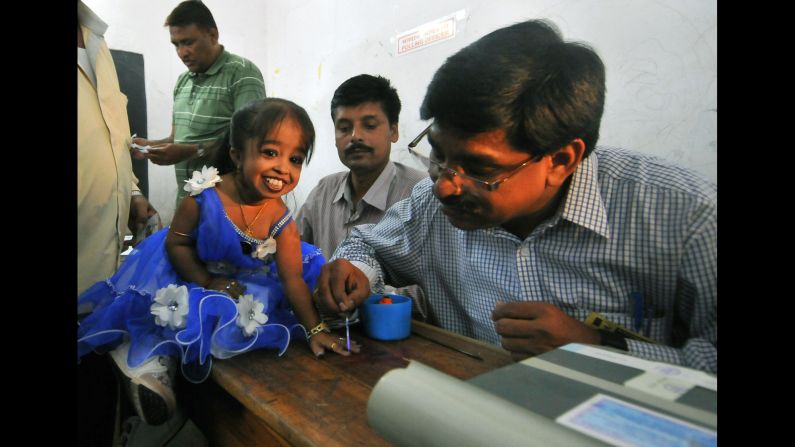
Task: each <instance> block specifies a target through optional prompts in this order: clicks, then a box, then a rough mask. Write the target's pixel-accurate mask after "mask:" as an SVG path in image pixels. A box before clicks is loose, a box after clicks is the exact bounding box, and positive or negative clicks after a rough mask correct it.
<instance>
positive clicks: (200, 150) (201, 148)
mask: <svg viewBox="0 0 795 447" xmlns="http://www.w3.org/2000/svg"><path fill="white" fill-rule="evenodd" d="M204 153H205V151H204V143H199V144H197V145H196V156H197V157H204Z"/></svg>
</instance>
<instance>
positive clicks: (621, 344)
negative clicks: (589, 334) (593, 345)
mask: <svg viewBox="0 0 795 447" xmlns="http://www.w3.org/2000/svg"><path fill="white" fill-rule="evenodd" d="M599 344H600V345H602V346H610V347H611V348H616V349H620V350H622V351H629V348H628V347H627V339H626V338H625V337H624V336H623V335H621V334H619V333H617V332H610V331H605V330H602V329H600V330H599Z"/></svg>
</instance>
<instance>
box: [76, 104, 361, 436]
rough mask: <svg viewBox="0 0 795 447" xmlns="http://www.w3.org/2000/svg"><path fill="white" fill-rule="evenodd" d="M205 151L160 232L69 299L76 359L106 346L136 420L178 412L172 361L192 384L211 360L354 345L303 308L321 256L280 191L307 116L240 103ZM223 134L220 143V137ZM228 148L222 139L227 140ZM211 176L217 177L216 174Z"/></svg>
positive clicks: (291, 174) (301, 151)
mask: <svg viewBox="0 0 795 447" xmlns="http://www.w3.org/2000/svg"><path fill="white" fill-rule="evenodd" d="M228 135H229V138H228V139H225V140H224V141H223V142H222V143H221V144H220V145H218V146H217V147H216V148H214V149H213V153H214V157H213V158H214V160H215V165H216V166H217V169H216V167H207V166H205V167H204V168H203V169H202V172H198V171H194V173H193V178H192V179H191V180H188V181H186V185H185V190H187V191H189V192H190V195H189V196H187V197H186V198H185V199H184V200H183V201H182V202H181V204H180V205H179V208H178V209H177V211H176V213H175V215H174V219H173V220H172V223H171V226H170V228H164V229H163V230H161V231H159V232H157V233H155V234H153V235H152V236H150V237H148V238H146V239H145V240H144V241H143V242H141V243H140V244H139V245H138V246H137V247H136V248H135V249H134V250H133V251H132V252H131V253H130V255H129V256H128V257H127V259H126V260H125V262H124V264H122V266H121V267H120V268H119V270H118V271H117V272H116V273H115V274H114V275H113V276H111V277H110V278H108V279H107V280H105V281H100V282H98V283H96V284H94V285H93V286H92V287H90V288H89V289H88V290H86V291H85V292H84V293H83V294H82V295H81V296H80V297H79V298H78V308H86V307H88V308H91V309H92V313H91V314H90V315H88V316H87V317H85V318H84V319H83V320H81V321H80V323H79V328H78V358H80V357H82V356H83V355H85V354H87V353H88V352H91V351H97V352H104V351H110V354H111V358H113V360H114V362H115V363H116V365H117V366H118V367H119V369H120V371H121V372H122V373H123V374H124V377H125V378H126V379H129V382H130V383H129V387H128V392H129V393H130V396H131V400H132V403H133V405H134V406H135V408H136V410H137V412H138V413H139V415H140V416H141V418H142V419H144V421H145V422H147V423H149V424H152V425H157V424H160V423H163V422H165V421H166V420H168V418H169V417H170V416H171V415H172V414H173V412H174V410H175V408H176V398H175V397H174V394H173V390H172V382H173V371H174V369H175V368H173V366H174V362H175V361H177V360H179V362H180V365H181V369H182V372H183V375H184V376H185V377H186V378H187V379H188V380H190V381H192V382H201V381H203V380H205V379H206V378H207V376H208V375H209V372H210V368H211V365H212V357H216V358H222V359H223V358H229V357H232V356H234V355H237V354H241V353H243V352H247V351H250V350H252V349H260V348H270V349H278V350H279V354H280V355H281V354H282V353H283V352H284V351H285V350H286V349H287V346H288V344H289V343H290V340H291V337H294V336H299V338H301V339H302V340H303V339H306V340H307V341H308V343H309V348H310V349H311V350H312V352H314V353H315V355H316V356H320V355H322V354H323V353H324V352H325V351H326V350H327V349H328V350H331V351H333V352H336V353H337V354H340V355H346V356H347V355H350V352H358V351H359V345H358V344H356V343H351V350H350V352H349V351H347V350H346V349H345V343H341V342H340V338H338V337H337V336H334V335H333V334H331V333H330V331H329V330H328V327H327V326H326V325H325V324H324V323H323V322H322V320H321V318H320V316H319V315H318V313H317V311H316V309H315V307H314V305H313V303H312V297H311V293H310V290H311V289H314V287H315V282H316V281H317V277H318V275H319V274H320V268H321V266H322V265H323V264H324V262H325V259H324V258H323V255H322V254H321V253H320V250H319V249H318V248H316V247H314V246H312V245H310V244H307V243H305V242H302V241H301V240H300V235H299V233H298V229H297V226H296V224H295V222H293V219H292V216H291V213H290V211H289V209H288V208H287V207H286V206H285V204H284V202H283V201H282V200H281V196H283V195H284V194H287V193H288V192H290V191H292V190H293V189H295V187H296V185H297V184H298V180H299V178H300V176H301V168H302V167H303V164H304V161H305V160H306V161H307V162H308V161H309V158H310V157H311V154H312V147H313V144H314V138H315V131H314V127H313V125H312V122H311V121H310V119H309V116H308V115H307V113H306V111H305V110H304V109H303V108H302V107H300V106H298V105H297V104H295V103H293V102H291V101H287V100H284V99H278V98H266V99H262V100H257V101H253V102H251V103H249V104H248V105H246V106H245V107H243V108H241V109H240V110H238V111H237V112H236V113H235V114H234V116H233V117H232V121H231V125H230V130H229V133H228ZM227 140H228V141H227ZM230 143H231V145H230ZM219 174H220V175H219Z"/></svg>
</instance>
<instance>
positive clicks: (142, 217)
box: [127, 195, 157, 242]
mask: <svg viewBox="0 0 795 447" xmlns="http://www.w3.org/2000/svg"><path fill="white" fill-rule="evenodd" d="M155 214H157V210H155V208H154V207H153V206H152V204H151V203H149V201H148V200H146V197H144V196H142V195H137V196H132V197H131V198H130V217H129V219H128V220H127V227H129V228H130V231H131V232H132V233H133V236H135V235H137V234H138V233H140V232H141V230H143V229H144V228H145V227H146V221H147V220H148V219H149V218H150V217H152V216H154V215H155ZM138 242H140V241H138Z"/></svg>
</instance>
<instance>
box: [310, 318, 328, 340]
mask: <svg viewBox="0 0 795 447" xmlns="http://www.w3.org/2000/svg"><path fill="white" fill-rule="evenodd" d="M321 332H325V333H329V332H331V329H329V327H328V325H327V324H326V322H325V321H322V320H321V321H320V323H318V324H317V326H315V327H313V328H312V329H310V330H309V332H307V333H306V341H309V339H310V338H312V337H314V336H315V335H317V334H319V333H321Z"/></svg>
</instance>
